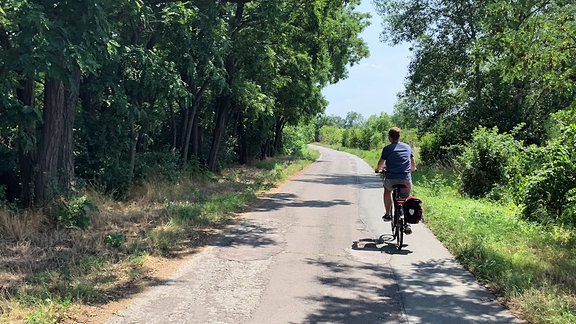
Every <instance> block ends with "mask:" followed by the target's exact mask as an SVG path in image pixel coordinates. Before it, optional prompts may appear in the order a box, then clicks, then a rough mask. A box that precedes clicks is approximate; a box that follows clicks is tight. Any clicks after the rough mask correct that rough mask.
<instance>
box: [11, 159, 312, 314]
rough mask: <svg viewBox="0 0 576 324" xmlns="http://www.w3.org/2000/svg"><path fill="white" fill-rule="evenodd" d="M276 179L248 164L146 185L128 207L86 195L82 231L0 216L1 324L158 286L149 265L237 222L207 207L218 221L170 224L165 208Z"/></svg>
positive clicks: (29, 215)
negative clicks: (91, 208) (93, 208)
mask: <svg viewBox="0 0 576 324" xmlns="http://www.w3.org/2000/svg"><path fill="white" fill-rule="evenodd" d="M301 168H303V165H302V166H301V167H300V169H301ZM297 170H298V169H297V168H296V169H294V171H292V172H294V173H295V172H297ZM275 173H276V171H275V170H262V169H259V168H255V167H250V166H248V167H237V168H233V169H228V170H225V171H224V172H223V173H222V174H221V175H218V176H213V177H211V178H208V177H206V176H202V177H197V178H195V177H184V178H181V179H179V180H178V181H177V182H175V183H166V182H158V181H150V182H146V183H143V184H142V185H140V186H138V187H135V188H134V189H133V190H132V192H131V193H130V195H129V196H130V199H128V200H127V201H125V202H118V201H114V200H113V199H111V198H110V197H108V196H106V195H102V194H101V193H99V192H96V191H93V190H89V191H87V192H86V193H85V195H86V196H87V197H89V200H90V202H91V203H92V204H94V205H95V206H97V208H98V209H97V211H91V212H88V216H89V218H90V225H89V227H88V228H86V229H79V228H74V227H62V226H56V225H55V223H54V221H50V220H49V219H50V218H48V217H47V216H46V215H45V211H44V210H35V211H23V212H14V211H9V210H0V322H4V321H8V322H13V321H24V320H26V318H31V319H32V320H34V319H43V320H42V321H44V320H45V319H46V320H48V321H53V322H62V321H68V322H70V321H71V322H75V321H77V319H75V318H76V316H78V315H77V314H76V313H77V311H72V309H73V308H74V309H75V307H79V306H82V305H87V304H91V305H105V304H107V303H109V302H111V301H115V300H121V299H123V298H125V297H127V296H130V295H132V294H134V293H135V292H138V291H140V290H141V289H142V287H143V285H146V283H150V282H154V281H155V280H158V278H157V275H158V269H157V267H155V266H154V263H156V264H157V263H159V262H160V263H161V262H164V261H162V260H169V259H173V258H180V257H182V256H184V255H187V254H190V253H194V251H196V249H197V248H198V247H199V246H202V245H203V244H205V243H206V242H207V240H209V239H210V237H211V236H213V235H214V234H218V233H219V232H220V230H221V228H222V227H223V226H224V225H226V224H227V223H229V222H230V221H231V220H232V219H233V218H234V214H233V213H229V212H226V213H223V212H219V211H213V209H214V206H210V208H209V211H210V213H214V214H218V215H217V217H216V216H215V217H212V218H210V215H205V214H202V217H204V218H203V219H202V222H201V223H195V222H194V220H193V219H191V220H190V219H185V220H184V221H182V220H180V221H175V219H177V215H175V214H174V212H173V211H172V210H171V209H170V208H169V206H177V207H178V210H183V211H185V212H188V211H189V210H191V211H194V210H195V209H194V208H197V207H198V206H201V205H202V204H203V203H204V202H206V201H208V200H210V199H212V198H211V197H218V196H223V197H225V199H227V197H228V196H230V197H235V195H236V194H238V195H239V196H242V197H244V196H246V195H245V193H246V192H250V193H256V192H257V191H260V190H261V189H262V188H269V184H270V183H273V182H275V181H278V179H280V178H278V177H277V175H276V174H275ZM210 203H211V204H214V202H210ZM246 203H248V201H247V202H246ZM203 213H205V212H203ZM223 214H226V215H224V216H223ZM70 302H71V303H70ZM74 314H76V315H74ZM78 321H81V320H78Z"/></svg>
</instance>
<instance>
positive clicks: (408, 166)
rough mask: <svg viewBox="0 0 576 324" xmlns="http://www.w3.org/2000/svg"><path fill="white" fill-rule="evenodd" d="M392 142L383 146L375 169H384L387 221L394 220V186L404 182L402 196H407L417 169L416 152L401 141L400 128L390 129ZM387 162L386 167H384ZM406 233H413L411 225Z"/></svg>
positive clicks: (407, 227)
mask: <svg viewBox="0 0 576 324" xmlns="http://www.w3.org/2000/svg"><path fill="white" fill-rule="evenodd" d="M388 140H389V141H390V144H388V145H386V146H384V148H382V154H381V155H380V160H379V161H378V165H377V166H376V169H375V171H376V172H379V171H382V170H383V171H384V177H385V179H384V197H383V198H384V210H385V214H384V216H383V217H382V219H384V220H385V221H389V220H392V204H393V202H392V191H393V188H392V186H394V185H397V184H403V185H405V186H406V187H405V188H401V189H400V196H401V197H402V198H407V197H408V196H409V195H410V189H411V188H412V175H411V173H412V172H414V171H416V163H415V161H414V154H413V153H412V148H411V147H410V145H408V144H406V143H403V142H400V128H398V127H392V128H390V130H388ZM384 164H385V167H384ZM404 233H405V234H412V229H411V228H410V225H408V224H407V225H406V227H405V228H404Z"/></svg>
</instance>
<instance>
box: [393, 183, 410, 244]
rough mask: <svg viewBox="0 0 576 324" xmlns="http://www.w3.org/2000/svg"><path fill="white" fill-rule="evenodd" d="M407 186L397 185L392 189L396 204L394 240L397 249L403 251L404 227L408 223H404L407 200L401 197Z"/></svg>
mask: <svg viewBox="0 0 576 324" xmlns="http://www.w3.org/2000/svg"><path fill="white" fill-rule="evenodd" d="M406 187H407V186H406V185H403V184H397V185H393V186H392V188H393V189H394V190H393V191H392V200H393V202H394V214H393V216H392V221H391V222H390V223H391V226H392V240H394V239H395V240H396V249H398V250H401V249H402V243H404V227H405V226H406V223H405V222H404V202H405V199H402V197H400V189H403V188H406Z"/></svg>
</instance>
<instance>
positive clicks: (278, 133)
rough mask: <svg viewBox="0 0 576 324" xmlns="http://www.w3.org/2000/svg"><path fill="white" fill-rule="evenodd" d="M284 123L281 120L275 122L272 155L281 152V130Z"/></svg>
mask: <svg viewBox="0 0 576 324" xmlns="http://www.w3.org/2000/svg"><path fill="white" fill-rule="evenodd" d="M284 125H285V122H284V121H283V120H282V119H279V120H277V121H276V127H275V129H274V135H275V136H274V149H273V154H275V153H277V152H281V151H282V148H283V144H282V130H283V129H284Z"/></svg>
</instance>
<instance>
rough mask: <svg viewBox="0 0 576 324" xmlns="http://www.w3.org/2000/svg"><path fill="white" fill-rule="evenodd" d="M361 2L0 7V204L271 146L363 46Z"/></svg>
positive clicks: (142, 0) (240, 0)
mask: <svg viewBox="0 0 576 324" xmlns="http://www.w3.org/2000/svg"><path fill="white" fill-rule="evenodd" d="M358 4H359V1H358V0H354V1H345V2H342V1H333V0H314V1H305V2H298V1H284V0H283V1H263V0H262V1H257V0H237V1H215V2H214V1H200V0H199V1H161V0H136V1H108V0H106V1H99V2H98V3H94V2H90V1H72V2H56V3H55V2H52V1H46V0H17V1H16V0H7V1H4V2H3V3H2V4H0V152H2V162H3V163H1V167H0V177H1V181H0V185H2V186H3V187H4V188H5V189H6V190H5V191H6V192H5V193H4V194H2V195H0V199H9V200H13V201H17V202H20V203H21V204H23V205H29V204H31V203H32V202H36V203H39V204H42V203H45V202H48V201H50V200H51V199H53V198H55V197H56V196H57V195H59V194H65V193H67V192H71V191H74V190H75V189H76V188H75V186H76V185H77V184H78V180H80V179H82V180H84V181H88V182H97V183H100V184H101V185H103V187H105V188H107V189H108V190H109V191H111V192H116V193H120V195H121V193H122V192H125V190H126V188H128V187H129V186H130V185H131V184H132V183H133V181H134V180H135V179H137V178H139V177H143V176H144V175H145V173H146V172H147V171H146V170H147V169H149V168H151V167H154V166H155V165H158V164H164V166H166V165H165V163H166V161H172V162H170V163H172V164H173V165H174V166H175V167H178V168H180V167H182V166H183V165H186V164H187V163H188V162H189V161H190V160H195V161H198V162H199V163H201V164H205V165H206V166H207V167H208V168H210V169H211V170H218V169H219V168H220V167H221V166H224V165H226V164H229V163H245V162H247V161H248V160H249V159H252V158H261V157H266V156H270V155H273V154H274V153H276V152H279V151H280V150H281V149H282V131H283V129H284V127H285V126H287V125H297V124H299V123H301V122H303V121H305V120H307V119H310V118H313V117H315V116H316V115H317V114H319V113H322V112H323V111H324V109H325V106H326V101H325V100H324V98H323V96H322V95H321V92H320V90H321V89H322V88H323V87H324V86H326V85H328V84H329V83H334V82H337V81H338V80H341V79H343V78H345V77H346V76H347V72H346V68H347V66H349V65H352V64H355V63H357V62H358V61H359V60H360V59H362V58H363V57H366V56H367V55H368V49H367V46H366V44H365V43H364V42H363V40H362V39H360V38H359V34H360V33H361V32H362V30H363V29H364V28H365V27H366V26H367V24H368V18H369V15H368V14H365V13H359V12H357V11H356V7H357V6H358Z"/></svg>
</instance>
